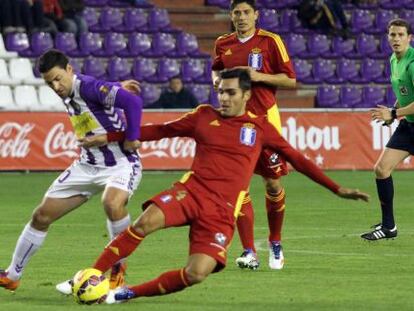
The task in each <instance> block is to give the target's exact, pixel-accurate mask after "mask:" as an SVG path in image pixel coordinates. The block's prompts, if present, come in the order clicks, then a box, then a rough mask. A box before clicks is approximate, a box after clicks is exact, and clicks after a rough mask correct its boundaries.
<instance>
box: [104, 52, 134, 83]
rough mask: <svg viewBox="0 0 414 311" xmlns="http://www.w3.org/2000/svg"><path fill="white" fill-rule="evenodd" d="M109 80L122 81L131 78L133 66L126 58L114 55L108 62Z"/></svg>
mask: <svg viewBox="0 0 414 311" xmlns="http://www.w3.org/2000/svg"><path fill="white" fill-rule="evenodd" d="M106 70H107V72H108V80H110V81H121V80H126V79H130V78H131V66H130V65H129V63H128V60H126V59H125V58H119V57H114V58H111V59H110V60H109V62H108V67H107V69H106Z"/></svg>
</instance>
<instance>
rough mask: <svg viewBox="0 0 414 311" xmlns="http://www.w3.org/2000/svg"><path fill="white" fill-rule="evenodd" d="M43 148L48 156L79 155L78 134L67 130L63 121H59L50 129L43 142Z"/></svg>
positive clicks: (70, 156) (71, 156) (72, 156)
mask: <svg viewBox="0 0 414 311" xmlns="http://www.w3.org/2000/svg"><path fill="white" fill-rule="evenodd" d="M43 149H44V152H45V155H46V156H47V157H48V158H57V157H62V156H66V157H69V158H75V157H77V156H78V146H77V140H76V136H75V134H74V133H73V132H72V131H65V125H64V124H63V123H57V124H56V125H54V126H53V127H52V128H51V129H50V131H49V133H48V134H47V136H46V139H45V142H44V144H43Z"/></svg>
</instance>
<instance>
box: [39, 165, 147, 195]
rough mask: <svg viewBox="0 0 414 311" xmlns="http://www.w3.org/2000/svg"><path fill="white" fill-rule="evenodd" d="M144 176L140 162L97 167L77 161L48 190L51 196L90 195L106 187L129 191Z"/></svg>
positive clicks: (130, 191) (130, 193) (135, 186)
mask: <svg viewBox="0 0 414 311" xmlns="http://www.w3.org/2000/svg"><path fill="white" fill-rule="evenodd" d="M141 177H142V167H141V164H140V163H139V162H136V163H129V162H125V163H121V164H118V165H115V166H111V167H96V166H93V165H90V164H85V163H80V162H79V161H75V162H74V163H73V164H72V165H71V166H70V167H68V168H67V169H66V170H65V171H64V172H63V173H62V174H60V176H59V177H58V178H56V180H55V181H54V182H53V184H52V185H51V186H50V187H49V189H48V190H47V192H46V194H45V196H46V197H49V198H69V197H72V196H75V195H84V196H86V197H88V198H89V197H90V196H92V195H94V194H96V193H98V192H101V191H103V190H104V189H105V187H114V188H118V189H121V190H124V191H126V192H128V193H129V196H130V197H131V195H132V194H133V193H134V191H135V190H136V189H137V187H138V185H139V183H140V181H141Z"/></svg>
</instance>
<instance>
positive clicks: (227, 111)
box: [83, 69, 369, 303]
mask: <svg viewBox="0 0 414 311" xmlns="http://www.w3.org/2000/svg"><path fill="white" fill-rule="evenodd" d="M250 95H251V80H250V77H249V74H248V72H247V71H246V70H242V69H233V70H230V71H225V72H223V73H222V75H221V82H220V85H219V101H220V105H221V107H220V109H218V110H216V109H214V108H213V107H211V106H208V105H202V106H199V108H197V109H196V110H194V111H193V112H190V113H187V114H185V115H184V116H183V117H182V118H180V119H178V120H175V121H172V122H168V123H165V124H160V125H147V126H143V127H141V139H142V140H146V141H148V140H157V139H161V138H163V137H174V136H185V137H192V138H194V139H195V140H196V142H197V147H196V154H195V158H194V161H193V164H192V167H191V172H189V173H188V174H186V175H184V177H183V178H182V179H181V180H180V181H179V182H177V183H175V184H174V185H173V187H172V188H171V189H168V190H165V191H163V192H161V193H159V194H158V195H156V196H154V197H153V198H151V199H150V200H148V201H147V202H145V203H144V204H143V207H144V209H145V210H144V212H143V213H142V214H141V215H140V216H139V217H138V219H137V220H136V221H135V222H134V224H133V225H132V226H130V227H129V228H128V229H127V230H125V231H124V232H123V233H121V234H120V235H119V236H118V237H116V238H115V239H114V240H112V242H111V243H110V244H109V245H107V246H106V247H105V249H104V251H103V253H102V254H101V255H100V257H99V258H98V260H97V261H96V263H95V265H94V268H96V269H98V270H101V271H103V272H104V271H106V270H108V269H109V268H110V267H111V266H112V265H113V263H115V262H118V261H119V260H120V259H122V258H125V257H127V256H129V255H130V254H131V253H132V252H133V251H134V250H135V249H136V248H137V247H138V245H139V244H140V243H141V242H142V240H144V238H146V237H147V236H148V235H149V234H151V233H153V232H155V231H157V230H160V229H164V228H169V227H178V226H185V225H188V226H190V237H189V238H190V252H189V253H190V254H189V258H188V261H187V264H186V266H185V267H184V268H181V269H176V270H171V271H168V272H165V273H163V274H161V275H160V276H158V277H157V278H155V279H153V280H151V281H149V282H146V283H143V284H140V285H136V286H131V287H128V288H121V289H119V290H116V291H111V292H110V294H109V295H108V298H107V303H115V302H121V301H125V300H129V299H132V298H137V297H144V296H156V295H164V294H169V293H173V292H177V291H180V290H183V289H185V288H187V287H189V286H192V285H194V284H197V283H200V282H201V281H203V280H204V279H205V278H206V277H207V276H208V275H209V274H210V273H213V272H218V271H220V270H222V269H223V268H224V267H225V264H226V257H227V249H228V246H229V244H230V242H231V239H232V237H233V232H234V229H235V220H236V217H237V216H238V214H239V212H240V208H241V204H242V202H243V199H244V196H245V194H246V190H247V188H248V187H249V182H250V179H251V177H252V175H253V171H254V168H255V166H256V162H257V160H258V158H259V155H260V153H261V150H262V147H263V146H266V147H269V148H271V149H272V150H274V151H275V152H278V153H281V154H283V155H284V156H285V157H286V159H288V161H289V162H290V163H291V164H292V165H293V166H294V167H295V168H296V170H298V171H299V172H302V173H303V174H305V175H307V176H308V177H310V178H311V179H312V180H314V181H315V182H317V183H319V184H321V185H322V186H324V187H326V188H328V189H330V190H331V191H332V192H334V193H335V194H336V195H338V196H340V197H342V198H347V199H354V200H364V201H367V200H368V198H369V196H368V195H367V194H365V193H362V192H360V191H358V190H354V189H347V188H342V187H340V186H339V185H337V184H336V183H335V182H334V181H332V180H331V179H329V178H328V177H327V176H326V175H324V174H323V172H322V171H321V170H320V169H319V168H318V167H317V166H316V165H314V164H313V163H312V162H310V161H309V160H307V159H306V158H305V157H304V156H302V155H301V154H300V153H299V152H298V151H296V150H295V149H293V148H292V147H291V146H290V145H289V143H288V142H287V141H286V140H284V138H283V137H282V136H280V134H279V133H278V132H277V130H276V129H275V128H274V127H273V126H272V125H271V124H270V123H269V122H268V120H267V118H266V117H265V116H256V115H254V114H253V113H251V112H246V111H245V106H246V102H247V100H248V99H249V97H250ZM115 134H116V133H115ZM115 136H116V135H115ZM88 139H89V138H85V139H84V141H83V146H84V147H88V146H89V145H88Z"/></svg>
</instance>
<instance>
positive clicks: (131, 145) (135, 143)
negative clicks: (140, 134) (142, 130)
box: [124, 140, 141, 152]
mask: <svg viewBox="0 0 414 311" xmlns="http://www.w3.org/2000/svg"><path fill="white" fill-rule="evenodd" d="M139 147H141V142H140V141H139V140H125V141H124V149H125V150H127V151H130V152H133V151H136V150H137V149H138V148H139Z"/></svg>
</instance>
